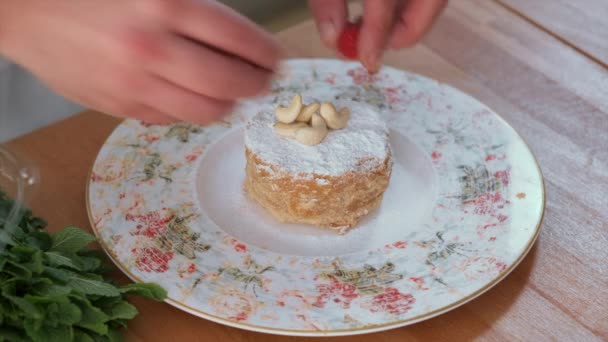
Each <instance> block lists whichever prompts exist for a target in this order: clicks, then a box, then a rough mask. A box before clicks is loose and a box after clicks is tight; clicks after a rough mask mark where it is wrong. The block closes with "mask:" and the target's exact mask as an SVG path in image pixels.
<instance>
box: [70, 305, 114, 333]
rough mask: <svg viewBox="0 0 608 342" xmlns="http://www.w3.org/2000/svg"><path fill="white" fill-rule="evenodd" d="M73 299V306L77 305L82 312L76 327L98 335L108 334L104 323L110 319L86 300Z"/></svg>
mask: <svg viewBox="0 0 608 342" xmlns="http://www.w3.org/2000/svg"><path fill="white" fill-rule="evenodd" d="M74 299H75V304H76V305H78V307H79V308H80V311H81V312H82V318H81V319H80V322H78V323H76V324H75V325H76V326H79V327H81V328H84V329H87V330H90V331H93V332H95V333H97V334H100V335H105V334H106V333H107V332H108V326H107V324H106V322H107V321H108V320H109V319H110V317H108V315H106V314H105V313H104V312H103V311H101V310H100V309H99V308H97V307H94V306H93V305H92V304H91V303H90V302H89V301H88V300H86V299H84V298H79V299H76V298H74Z"/></svg>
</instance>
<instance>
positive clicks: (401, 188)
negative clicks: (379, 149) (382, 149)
mask: <svg viewBox="0 0 608 342" xmlns="http://www.w3.org/2000/svg"><path fill="white" fill-rule="evenodd" d="M243 133H244V131H243V128H237V129H234V130H232V131H230V132H229V133H228V134H226V135H225V136H223V137H222V138H221V139H218V141H216V142H215V143H214V144H213V145H211V146H209V149H208V150H207V152H206V153H205V157H204V159H203V161H202V164H201V167H200V169H199V171H198V174H197V193H198V196H199V203H201V205H202V208H201V209H202V210H203V212H205V214H206V215H208V216H209V217H210V218H211V220H213V221H214V222H215V223H216V224H217V225H218V226H219V227H220V228H221V229H223V230H224V231H225V232H226V233H228V234H230V235H232V236H234V237H235V238H237V239H239V240H241V241H243V242H245V243H247V244H251V245H255V246H258V247H261V248H265V249H268V250H272V251H274V252H277V253H281V254H291V255H306V256H335V255H343V254H348V253H354V252H360V251H365V250H370V249H375V248H380V247H383V246H385V245H386V244H391V243H394V242H395V241H399V240H404V239H407V236H408V235H409V234H410V233H412V232H413V231H415V230H417V229H420V225H421V224H422V222H425V221H426V222H428V219H429V217H430V215H431V212H432V209H433V207H434V204H435V199H436V193H437V191H436V189H437V186H436V184H437V181H436V175H435V172H434V170H433V167H432V164H431V162H430V160H429V159H428V158H427V157H426V156H425V154H424V153H423V152H422V150H420V149H419V148H418V147H417V146H416V145H414V144H413V143H412V142H410V141H409V140H408V139H407V138H405V137H404V136H402V135H401V134H399V133H398V132H395V131H391V147H392V149H393V157H394V161H395V164H394V166H393V174H392V176H391V181H390V185H389V187H388V189H387V191H386V193H385V194H384V200H383V202H382V205H381V206H380V208H379V209H378V210H376V211H375V212H372V213H371V214H370V215H368V216H367V217H366V218H365V219H364V220H363V221H362V222H361V223H360V224H359V225H358V226H357V227H356V228H354V229H353V230H351V231H350V232H349V233H348V234H346V235H338V234H337V233H335V232H334V231H331V230H327V229H322V228H318V227H314V226H310V225H301V224H284V223H280V222H278V221H276V220H275V219H274V218H273V217H272V216H271V215H270V214H269V213H267V212H266V211H265V210H264V208H262V207H261V206H260V205H258V204H257V203H256V202H254V201H253V200H251V199H250V198H249V197H247V194H246V193H245V192H244V190H243V180H244V179H245V147H244V138H243Z"/></svg>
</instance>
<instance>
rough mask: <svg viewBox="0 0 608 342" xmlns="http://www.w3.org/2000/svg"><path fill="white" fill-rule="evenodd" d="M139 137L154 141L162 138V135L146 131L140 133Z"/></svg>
mask: <svg viewBox="0 0 608 342" xmlns="http://www.w3.org/2000/svg"><path fill="white" fill-rule="evenodd" d="M137 139H143V140H145V141H146V142H147V143H153V142H155V141H158V140H159V139H160V136H159V135H156V134H152V133H151V132H145V133H141V134H139V135H138V136H137Z"/></svg>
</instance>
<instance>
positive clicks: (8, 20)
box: [0, 0, 40, 57]
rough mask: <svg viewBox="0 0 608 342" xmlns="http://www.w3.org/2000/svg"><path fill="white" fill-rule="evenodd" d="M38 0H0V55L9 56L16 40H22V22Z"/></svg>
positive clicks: (26, 20)
mask: <svg viewBox="0 0 608 342" xmlns="http://www.w3.org/2000/svg"><path fill="white" fill-rule="evenodd" d="M39 3H40V1H39V0H0V55H5V56H8V57H11V55H12V53H13V51H12V50H13V49H14V48H15V43H16V42H22V41H23V39H20V37H21V36H22V35H23V33H24V32H23V31H24V30H23V28H24V25H26V24H24V23H26V22H28V21H29V20H28V18H30V17H31V14H32V13H34V12H35V11H36V9H37V8H38V7H40V6H39Z"/></svg>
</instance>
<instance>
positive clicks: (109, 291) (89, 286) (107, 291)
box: [67, 275, 120, 297]
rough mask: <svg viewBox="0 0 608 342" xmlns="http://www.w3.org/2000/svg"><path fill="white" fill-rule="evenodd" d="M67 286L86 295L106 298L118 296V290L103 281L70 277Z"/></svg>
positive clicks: (75, 276)
mask: <svg viewBox="0 0 608 342" xmlns="http://www.w3.org/2000/svg"><path fill="white" fill-rule="evenodd" d="M67 285H68V286H69V287H71V288H73V289H74V290H76V291H80V292H82V293H84V294H87V295H98V296H106V297H115V296H120V292H119V291H118V289H117V288H116V287H115V286H113V285H111V284H109V283H106V282H104V281H99V280H95V279H88V278H85V277H82V276H77V275H72V276H71V277H70V280H69V281H68V283H67Z"/></svg>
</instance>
